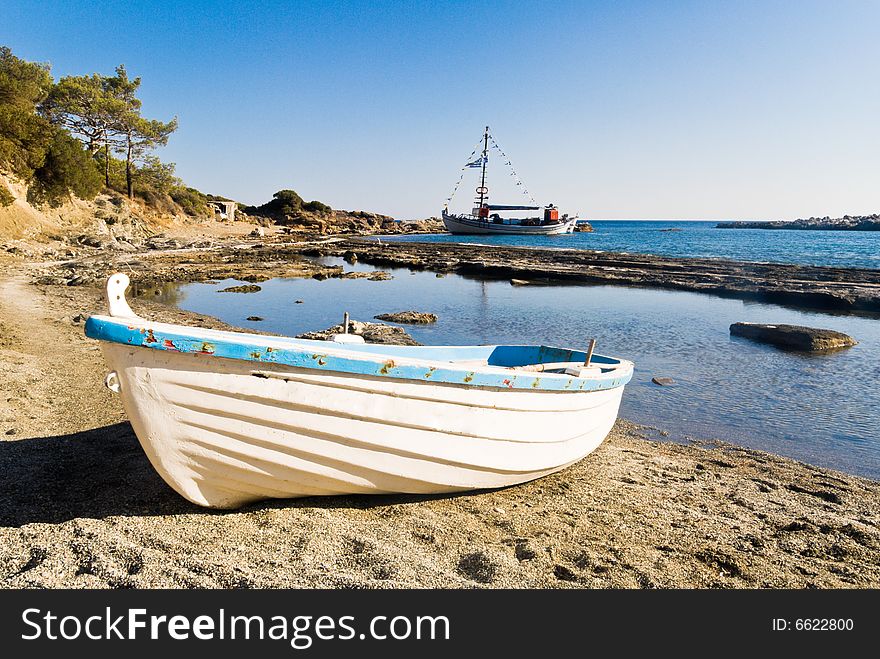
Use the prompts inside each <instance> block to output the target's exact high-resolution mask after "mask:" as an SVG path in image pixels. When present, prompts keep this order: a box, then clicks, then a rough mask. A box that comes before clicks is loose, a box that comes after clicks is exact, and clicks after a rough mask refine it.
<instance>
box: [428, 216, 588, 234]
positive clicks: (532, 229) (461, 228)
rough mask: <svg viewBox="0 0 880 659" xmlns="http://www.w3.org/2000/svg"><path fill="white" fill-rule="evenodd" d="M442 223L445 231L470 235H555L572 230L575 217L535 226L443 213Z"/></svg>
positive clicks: (575, 220) (575, 221) (575, 222)
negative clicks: (497, 222)
mask: <svg viewBox="0 0 880 659" xmlns="http://www.w3.org/2000/svg"><path fill="white" fill-rule="evenodd" d="M443 224H444V225H445V226H446V229H447V231H449V232H450V233H455V234H471V235H491V234H497V235H515V236H555V235H561V234H565V233H572V232H574V228H575V225H576V224H577V219H571V220H568V221H565V222H560V223H559V224H543V225H535V226H527V225H519V224H495V223H492V222H482V221H480V220H477V219H473V218H468V217H462V216H458V215H449V214H448V213H445V212H444V213H443Z"/></svg>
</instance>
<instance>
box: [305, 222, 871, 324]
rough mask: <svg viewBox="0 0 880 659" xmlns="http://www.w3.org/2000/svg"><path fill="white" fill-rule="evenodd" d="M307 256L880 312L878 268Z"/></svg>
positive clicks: (369, 250)
mask: <svg viewBox="0 0 880 659" xmlns="http://www.w3.org/2000/svg"><path fill="white" fill-rule="evenodd" d="M297 251H298V253H300V254H304V255H308V256H342V255H344V254H346V253H354V254H356V257H357V260H359V261H362V262H364V263H370V264H372V265H376V266H381V267H404V268H412V269H418V270H432V271H435V272H442V273H453V272H454V273H457V274H460V275H465V276H478V277H486V278H492V279H516V280H519V282H520V283H522V282H526V283H572V282H581V283H586V284H613V285H622V286H640V287H651V288H665V289H673V290H684V291H694V292H700V293H711V294H714V295H720V296H723V297H733V298H739V299H748V300H760V301H763V302H772V303H776V304H784V305H791V306H797V307H801V308H808V309H825V310H837V311H846V312H858V311H868V312H878V311H880V270H867V269H858V268H832V267H820V266H807V265H789V264H777V263H747V262H742V261H728V260H723V259H709V258H673V257H666V256H654V255H649V254H625V253H614V252H596V251H587V250H572V249H543V248H532V247H501V246H492V247H491V248H486V247H482V246H479V245H466V244H451V243H443V244H438V243H418V242H394V241H383V242H381V243H379V242H377V241H368V240H365V239H340V240H337V241H332V242H326V243H323V244H321V245H304V246H302V247H299V248H297Z"/></svg>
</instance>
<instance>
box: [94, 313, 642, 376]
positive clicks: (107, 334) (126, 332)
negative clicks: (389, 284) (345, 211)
mask: <svg viewBox="0 0 880 659" xmlns="http://www.w3.org/2000/svg"><path fill="white" fill-rule="evenodd" d="M85 334H86V336H88V337H90V338H92V339H97V340H101V341H108V342H111V343H118V344H122V345H129V346H132V347H140V348H151V349H155V350H164V351H168V352H178V353H184V354H195V355H202V356H205V357H220V358H228V359H235V360H243V361H251V362H255V363H258V364H263V365H266V364H277V365H286V366H292V367H296V368H304V369H309V370H317V371H327V372H331V373H345V374H351V375H360V376H370V377H387V378H392V379H399V380H408V381H418V382H425V383H430V384H449V385H457V386H466V387H477V388H491V389H500V390H520V391H530V392H534V393H540V392H554V393H577V392H589V391H603V390H608V389H615V388H617V387H622V386H624V385H626V384H627V383H628V382H629V381H630V380H631V378H632V374H633V364H632V362H629V361H626V360H622V359H616V358H613V357H607V356H604V355H594V356H593V362H592V363H594V364H595V365H597V366H600V367H605V368H606V369H608V370H606V371H603V372H602V373H600V374H591V375H590V376H588V377H577V376H572V375H567V374H563V373H548V372H541V373H531V372H524V371H516V370H513V369H511V368H506V367H503V366H496V365H485V366H478V365H473V364H468V365H467V366H457V365H456V363H455V362H454V361H440V360H436V359H434V360H432V359H426V358H424V357H407V356H406V348H407V347H404V346H388V347H387V352H383V349H384V348H385V346H383V347H382V348H377V347H375V346H369V344H367V345H368V346H369V348H367V347H364V348H362V349H361V350H358V348H357V346H349V345H345V344H337V343H333V342H328V341H313V340H308V339H293V338H290V337H277V336H267V335H260V334H249V333H245V332H228V331H220V330H211V329H206V328H197V327H190V326H186V325H173V324H166V323H154V322H151V321H147V320H144V319H142V318H118V317H112V316H100V315H94V316H90V317H89V318H88V320H87V321H86V325H85ZM518 347H522V348H535V347H537V348H539V350H543V349H546V350H556V351H558V350H562V351H566V352H568V353H569V354H570V355H571V356H572V358H573V359H578V358H579V359H583V358H584V356H585V353H583V352H581V351H572V350H566V349H559V348H550V347H545V346H468V347H465V346H462V347H461V349H462V350H469V349H470V350H472V351H473V350H475V349H477V348H479V349H482V350H484V351H485V352H486V354H491V353H492V351H493V350H497V349H498V348H518ZM442 348H453V347H451V346H448V347H447V346H442V347H441V346H436V347H434V346H418V347H413V348H412V351H413V352H415V351H419V352H422V351H424V352H430V351H432V350H437V352H438V353H439V352H440V351H441V350H442Z"/></svg>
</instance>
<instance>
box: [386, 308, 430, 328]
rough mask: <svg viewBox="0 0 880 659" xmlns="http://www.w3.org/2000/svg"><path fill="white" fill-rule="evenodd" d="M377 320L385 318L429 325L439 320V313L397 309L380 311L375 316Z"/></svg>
mask: <svg viewBox="0 0 880 659" xmlns="http://www.w3.org/2000/svg"><path fill="white" fill-rule="evenodd" d="M373 318H375V319H376V320H384V321H386V322H389V323H403V324H406V325H427V324H429V323H436V322H437V315H436V314H433V313H425V312H421V311H397V312H395V313H380V314H379V315H378V316H373Z"/></svg>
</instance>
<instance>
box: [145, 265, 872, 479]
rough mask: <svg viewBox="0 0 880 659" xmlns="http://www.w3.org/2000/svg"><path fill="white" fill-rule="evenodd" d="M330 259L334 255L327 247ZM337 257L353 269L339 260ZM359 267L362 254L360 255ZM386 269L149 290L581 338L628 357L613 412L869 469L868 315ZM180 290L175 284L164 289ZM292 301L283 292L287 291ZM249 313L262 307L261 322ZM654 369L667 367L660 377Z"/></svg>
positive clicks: (301, 317)
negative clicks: (254, 284)
mask: <svg viewBox="0 0 880 659" xmlns="http://www.w3.org/2000/svg"><path fill="white" fill-rule="evenodd" d="M325 261H326V262H327V263H329V264H342V262H341V261H337V260H329V259H325ZM346 268H348V269H352V268H351V266H348V265H347V264H346ZM354 269H358V270H370V269H372V268H370V266H366V265H363V264H358V265H357V266H355V267H354ZM391 272H392V274H393V275H394V279H393V280H391V281H383V282H372V281H366V280H363V279H359V280H339V279H329V280H327V281H323V282H319V281H315V280H312V279H287V280H271V281H267V282H261V284H260V285H261V286H262V287H263V290H262V291H261V292H259V293H254V294H249V295H236V294H231V293H226V294H223V295H220V294H218V293H216V291H217V290H218V289H220V288H224V287H226V286H229V285H231V284H233V283H235V282H233V281H232V280H225V281H223V282H217V283H216V284H187V285H184V286H182V287H180V288H179V289H176V290H172V289H173V288H174V287H161V288H162V292H161V293H160V295H158V296H156V299H163V300H165V299H168V300H176V303H177V304H178V305H179V306H181V307H183V308H185V309H190V310H193V311H198V312H200V313H207V314H211V315H214V316H218V317H220V318H221V319H223V320H225V321H226V322H229V323H231V324H234V325H239V326H243V327H254V328H259V329H264V330H268V331H273V332H278V333H281V334H286V335H290V336H293V335H295V334H298V333H301V332H304V331H307V330H314V329H322V328H325V327H328V326H330V325H332V324H334V323H337V322H338V320H339V316H340V314H341V313H342V311H344V310H347V311H349V312H351V315H352V318H354V319H357V320H370V319H372V317H373V316H374V315H376V314H379V313H384V312H390V311H403V310H406V309H413V310H416V311H430V312H433V313H436V314H437V315H438V316H439V318H440V319H439V321H438V322H437V323H436V324H434V325H427V326H412V327H408V328H407V331H409V332H410V334H412V335H413V337H415V339H416V340H418V341H420V342H422V343H425V344H452V345H462V344H479V343H546V344H551V345H557V346H565V347H580V348H583V347H585V346H586V344H587V342H588V340H589V339H590V338H591V337H595V338H596V339H597V340H598V347H597V352H599V353H604V354H609V355H614V356H619V357H624V358H626V359H631V360H633V361H634V362H635V363H636V373H635V377H634V378H633V381H632V382H631V383H630V385H629V386H628V387H627V390H626V393H625V394H624V402H623V407H622V411H621V415H622V416H624V417H625V418H628V419H632V420H634V421H638V422H641V423H646V424H650V425H654V426H657V427H659V428H663V429H665V430H668V431H670V432H671V433H672V436H673V437H679V438H681V437H686V436H692V437H697V438H720V439H724V440H728V441H732V442H735V443H739V444H743V445H747V446H751V447H754V448H761V449H765V450H769V451H772V452H775V453H780V454H783V455H789V456H792V457H795V458H799V459H802V460H806V461H807V462H812V463H814V464H820V465H825V466H830V467H835V468H839V469H843V470H845V471H850V472H852V473H857V474H862V475H866V476H870V477H873V478H880V437H878V431H877V426H878V421H880V412H878V410H880V386H878V385H877V383H878V382H880V323H878V321H877V320H876V319H875V318H868V317H854V316H835V315H829V314H823V313H818V312H806V311H798V310H793V309H787V308H783V307H779V306H774V305H767V304H757V303H754V302H750V303H743V302H741V301H738V300H730V299H724V298H720V297H715V296H711V295H701V294H698V293H686V292H678V291H661V290H651V289H638V288H621V287H613V286H587V285H572V286H549V287H548V286H534V287H533V286H523V287H515V286H511V285H510V284H509V283H508V282H506V281H480V280H475V279H466V278H463V277H458V276H455V275H448V276H446V277H442V278H438V277H436V276H435V274H434V273H432V272H417V273H416V274H414V275H411V274H410V273H409V271H407V270H392V271H391ZM176 296H179V297H176ZM298 299H299V300H303V303H302V304H294V301H295V300H298ZM248 316H261V317H263V318H265V321H264V322H262V323H252V322H249V321H247V320H246V318H247V317H248ZM737 321H750V322H767V323H791V324H797V325H812V326H815V327H825V328H829V329H836V330H839V331H842V332H846V333H847V334H851V335H852V336H854V337H855V338H856V339H858V340H859V345H857V346H855V347H854V348H851V349H849V350H845V351H842V352H837V353H832V354H825V355H803V354H798V353H789V352H783V351H780V350H777V349H775V348H771V347H769V346H764V345H760V344H757V343H752V342H750V341H748V340H745V339H738V338H731V337H730V335H729V331H728V327H729V325H730V324H731V323H733V322H737ZM653 376H666V377H671V378H673V379H674V380H675V384H674V385H673V386H671V387H658V386H656V385H654V384H652V383H651V378H652V377H653Z"/></svg>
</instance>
